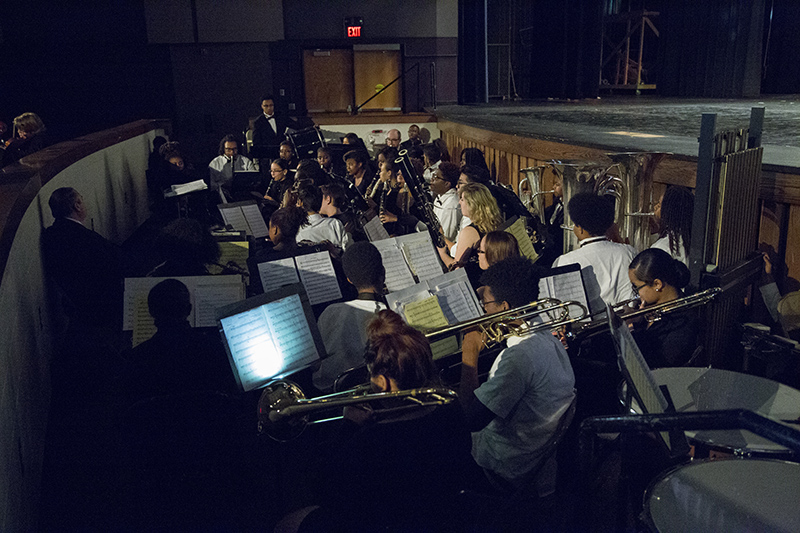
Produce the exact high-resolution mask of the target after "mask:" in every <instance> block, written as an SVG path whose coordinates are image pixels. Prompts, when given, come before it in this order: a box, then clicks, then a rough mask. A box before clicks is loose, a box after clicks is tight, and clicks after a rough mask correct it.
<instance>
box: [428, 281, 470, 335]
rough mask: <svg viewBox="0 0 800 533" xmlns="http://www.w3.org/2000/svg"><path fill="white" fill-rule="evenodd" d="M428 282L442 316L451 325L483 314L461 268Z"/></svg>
mask: <svg viewBox="0 0 800 533" xmlns="http://www.w3.org/2000/svg"><path fill="white" fill-rule="evenodd" d="M428 284H429V285H430V286H431V292H432V293H433V294H435V295H436V296H438V298H439V304H440V305H441V307H442V311H443V312H444V316H445V317H446V318H447V322H448V323H450V324H451V325H452V324H456V323H458V322H463V321H464V320H469V319H471V318H477V317H479V316H481V315H483V310H482V309H481V307H480V303H479V302H478V297H477V295H476V294H475V291H474V290H472V285H470V283H469V278H468V277H467V272H466V270H464V269H463V268H459V269H457V270H454V271H452V272H448V273H447V274H443V275H441V276H438V277H436V278H434V279H432V280H430V281H429V282H428Z"/></svg>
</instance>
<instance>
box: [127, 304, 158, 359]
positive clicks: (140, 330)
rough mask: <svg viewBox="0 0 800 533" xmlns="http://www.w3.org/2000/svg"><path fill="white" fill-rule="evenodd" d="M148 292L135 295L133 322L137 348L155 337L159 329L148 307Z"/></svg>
mask: <svg viewBox="0 0 800 533" xmlns="http://www.w3.org/2000/svg"><path fill="white" fill-rule="evenodd" d="M149 292H150V291H149V290H148V291H147V292H145V291H141V292H137V293H136V294H134V304H133V305H134V321H133V339H132V340H133V346H134V347H136V346H138V345H139V344H141V343H143V342H144V341H146V340H148V339H149V338H150V337H152V336H153V335H155V333H156V331H157V328H156V324H155V320H153V317H152V316H151V315H150V310H149V308H148V307H147V295H148V293H149Z"/></svg>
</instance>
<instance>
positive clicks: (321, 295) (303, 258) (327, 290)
mask: <svg viewBox="0 0 800 533" xmlns="http://www.w3.org/2000/svg"><path fill="white" fill-rule="evenodd" d="M295 261H296V262H297V269H298V270H299V271H300V280H301V281H302V282H303V286H304V287H305V289H306V294H308V299H309V301H310V302H311V305H316V304H318V303H324V302H330V301H331V300H338V299H339V298H341V297H342V291H341V290H340V289H339V283H338V281H337V280H336V272H335V271H334V270H333V263H332V262H331V255H330V254H329V253H328V252H327V251H322V252H316V253H313V254H306V255H299V256H297V257H295ZM265 292H266V289H265Z"/></svg>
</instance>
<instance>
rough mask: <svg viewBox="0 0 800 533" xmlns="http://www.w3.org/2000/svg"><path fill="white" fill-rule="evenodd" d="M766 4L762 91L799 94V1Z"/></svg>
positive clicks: (780, 1) (778, 1) (766, 92)
mask: <svg viewBox="0 0 800 533" xmlns="http://www.w3.org/2000/svg"><path fill="white" fill-rule="evenodd" d="M765 7H766V9H765V10H764V52H765V56H764V62H765V63H766V69H765V70H764V72H763V83H762V86H761V91H762V92H763V93H765V94H797V93H800V61H798V57H797V54H798V51H800V31H798V20H800V2H797V0H774V1H772V0H770V1H769V2H767V3H766V6H765ZM771 8H773V9H771ZM770 15H771V16H770ZM770 18H771V21H770ZM770 22H771V24H770ZM770 30H771V31H770Z"/></svg>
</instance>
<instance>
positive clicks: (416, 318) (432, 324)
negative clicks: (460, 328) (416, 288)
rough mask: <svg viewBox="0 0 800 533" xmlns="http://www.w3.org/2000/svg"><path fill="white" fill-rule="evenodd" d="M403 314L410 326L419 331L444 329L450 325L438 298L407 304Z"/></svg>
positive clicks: (428, 298) (432, 297) (430, 297)
mask: <svg viewBox="0 0 800 533" xmlns="http://www.w3.org/2000/svg"><path fill="white" fill-rule="evenodd" d="M403 314H404V315H405V317H406V322H408V325H409V326H412V327H415V328H418V329H423V330H427V329H434V328H443V327H445V326H447V325H448V324H447V318H445V316H444V312H442V308H441V306H440V305H439V299H438V298H437V297H436V296H429V297H427V298H424V299H422V300H417V301H415V302H409V303H407V304H406V305H405V307H404V313H403Z"/></svg>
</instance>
